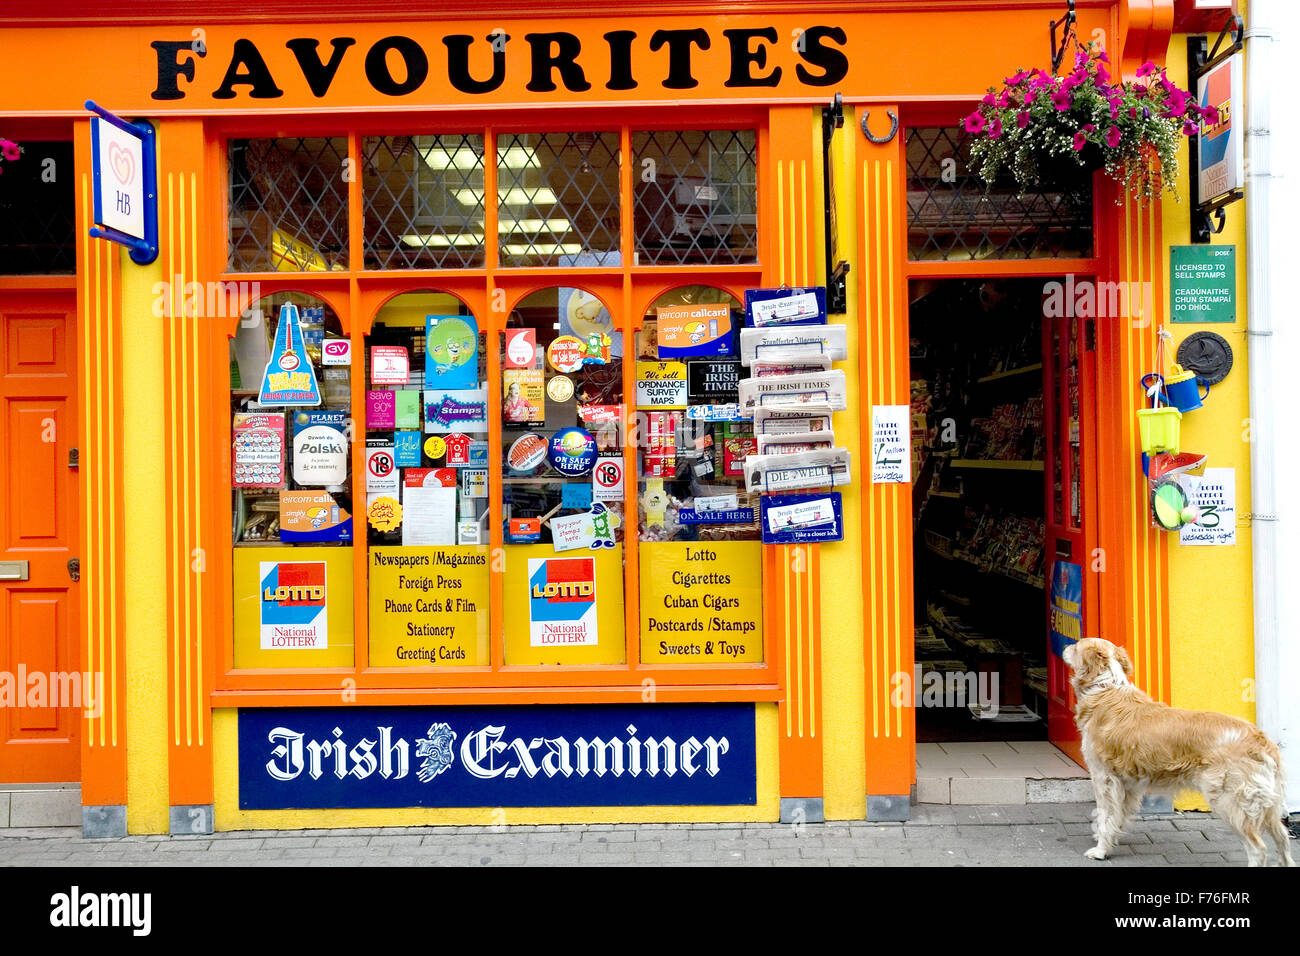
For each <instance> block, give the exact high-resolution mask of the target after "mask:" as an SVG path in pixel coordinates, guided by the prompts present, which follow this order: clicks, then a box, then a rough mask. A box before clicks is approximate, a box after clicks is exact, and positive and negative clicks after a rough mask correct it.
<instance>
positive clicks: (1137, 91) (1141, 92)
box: [1133, 83, 1147, 99]
mask: <svg viewBox="0 0 1300 956" xmlns="http://www.w3.org/2000/svg"><path fill="white" fill-rule="evenodd" d="M1133 94H1134V95H1135V96H1136V97H1137V98H1138V99H1142V98H1143V97H1145V96H1146V95H1147V88H1146V86H1145V85H1143V84H1142V83H1134V84H1133Z"/></svg>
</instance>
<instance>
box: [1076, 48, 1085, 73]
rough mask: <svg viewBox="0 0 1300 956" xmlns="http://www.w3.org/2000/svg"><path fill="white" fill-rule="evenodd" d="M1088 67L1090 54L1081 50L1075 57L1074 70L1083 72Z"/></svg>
mask: <svg viewBox="0 0 1300 956" xmlns="http://www.w3.org/2000/svg"><path fill="white" fill-rule="evenodd" d="M1087 65H1088V54H1086V53H1084V52H1083V51H1082V50H1080V51H1079V52H1078V53H1076V54H1075V55H1074V68H1075V69H1076V70H1081V69H1083V68H1084V67H1086V66H1087Z"/></svg>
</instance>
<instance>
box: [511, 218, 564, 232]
mask: <svg viewBox="0 0 1300 956" xmlns="http://www.w3.org/2000/svg"><path fill="white" fill-rule="evenodd" d="M498 225H499V226H500V228H501V232H503V233H508V234H512V235H513V234H515V233H522V234H527V235H532V234H535V233H539V232H568V231H569V230H571V229H572V228H573V223H572V222H570V221H569V220H568V219H501V220H500V221H499V223H498Z"/></svg>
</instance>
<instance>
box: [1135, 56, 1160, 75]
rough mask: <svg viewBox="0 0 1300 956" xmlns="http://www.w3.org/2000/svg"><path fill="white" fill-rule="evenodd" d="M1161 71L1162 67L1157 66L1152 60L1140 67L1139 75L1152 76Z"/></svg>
mask: <svg viewBox="0 0 1300 956" xmlns="http://www.w3.org/2000/svg"><path fill="white" fill-rule="evenodd" d="M1159 69H1160V67H1158V66H1156V65H1155V64H1154V63H1152V62H1151V61H1150V60H1147V61H1146V62H1145V63H1143V64H1142V65H1141V66H1139V67H1138V71H1137V75H1138V76H1150V75H1151V74H1152V73H1155V72H1157V71H1159Z"/></svg>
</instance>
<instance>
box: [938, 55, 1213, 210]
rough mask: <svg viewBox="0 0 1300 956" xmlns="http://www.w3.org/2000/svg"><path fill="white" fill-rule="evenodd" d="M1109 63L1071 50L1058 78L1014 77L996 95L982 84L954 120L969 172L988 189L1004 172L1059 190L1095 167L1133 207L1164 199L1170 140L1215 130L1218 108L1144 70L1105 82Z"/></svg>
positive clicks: (1173, 175) (1172, 154)
mask: <svg viewBox="0 0 1300 956" xmlns="http://www.w3.org/2000/svg"><path fill="white" fill-rule="evenodd" d="M1109 62H1110V61H1109V58H1108V57H1107V56H1106V54H1105V53H1104V52H1101V51H1095V52H1094V51H1092V50H1091V49H1088V50H1083V49H1080V50H1079V51H1078V52H1077V54H1076V56H1075V59H1074V69H1073V71H1072V72H1070V73H1069V74H1068V75H1066V76H1053V75H1052V74H1050V73H1047V72H1045V71H1043V70H1039V69H1034V70H1017V71H1016V73H1015V74H1014V75H1012V76H1009V77H1007V78H1006V80H1005V85H1004V86H1003V87H1002V89H1001V90H997V89H994V88H992V87H990V88H989V92H988V94H987V95H986V96H985V97H984V99H983V100H981V101H980V105H979V107H978V108H977V109H976V110H975V112H973V113H971V114H970V115H969V116H967V117H966V118H965V120H964V122H963V126H964V128H965V130H966V132H967V133H970V134H971V135H972V136H973V137H974V141H973V143H972V145H971V169H972V171H973V172H975V173H977V174H978V175H979V176H980V177H981V178H982V179H983V180H984V181H985V182H987V183H990V184H991V183H993V182H994V180H996V179H997V178H998V176H999V175H1000V174H1003V173H1009V174H1010V175H1011V177H1012V178H1013V179H1014V180H1015V182H1016V184H1017V185H1018V186H1019V187H1020V188H1021V189H1029V188H1036V189H1057V190H1063V191H1068V190H1070V189H1072V188H1073V189H1077V188H1079V187H1081V186H1082V185H1083V184H1084V183H1086V182H1087V181H1088V180H1090V179H1091V177H1092V174H1093V172H1095V171H1096V170H1099V169H1101V170H1105V172H1106V175H1107V176H1110V177H1111V178H1112V179H1114V180H1116V181H1117V182H1119V183H1121V184H1122V185H1123V186H1124V188H1125V190H1126V191H1128V192H1129V193H1131V194H1133V195H1134V196H1136V197H1138V198H1139V199H1142V200H1149V199H1154V198H1156V197H1158V196H1160V195H1161V193H1163V192H1164V191H1165V190H1169V191H1170V192H1173V191H1174V183H1175V180H1176V179H1177V176H1178V143H1179V137H1180V136H1183V135H1186V136H1192V135H1194V134H1195V133H1196V131H1197V130H1198V128H1199V124H1200V123H1202V122H1204V123H1206V124H1207V125H1212V124H1214V123H1216V122H1217V121H1218V111H1217V110H1216V109H1214V108H1213V107H1208V108H1205V109H1202V108H1201V107H1200V106H1198V105H1197V103H1196V98H1195V97H1194V96H1193V95H1192V94H1191V93H1189V92H1187V91H1186V90H1184V89H1181V88H1180V87H1179V86H1178V85H1177V84H1175V83H1173V82H1171V81H1170V80H1169V78H1168V76H1166V75H1165V71H1164V70H1163V69H1161V68H1160V67H1158V66H1156V65H1155V64H1154V63H1146V64H1145V65H1144V66H1142V68H1141V69H1139V70H1138V73H1137V76H1138V78H1137V79H1136V80H1133V81H1128V80H1126V81H1123V82H1120V83H1111V81H1110V70H1109Z"/></svg>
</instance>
